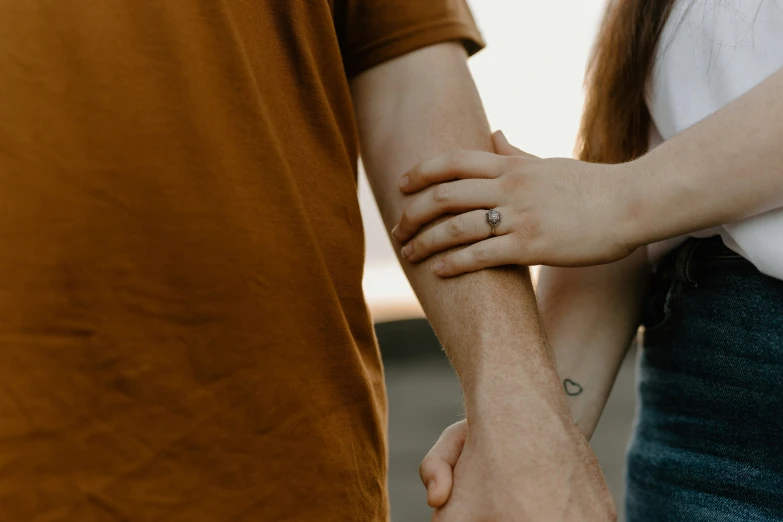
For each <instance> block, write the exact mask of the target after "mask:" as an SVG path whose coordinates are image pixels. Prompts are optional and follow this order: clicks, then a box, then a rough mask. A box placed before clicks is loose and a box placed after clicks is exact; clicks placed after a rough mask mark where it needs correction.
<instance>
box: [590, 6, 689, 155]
mask: <svg viewBox="0 0 783 522" xmlns="http://www.w3.org/2000/svg"><path fill="white" fill-rule="evenodd" d="M674 1H675V0H609V2H608V5H607V8H606V13H605V14H604V19H603V23H602V24H601V29H600V30H599V33H598V38H597V40H596V43H595V47H594V48H593V53H592V55H591V57H590V62H589V64H588V67H587V74H586V76H585V90H586V99H585V108H584V113H583V114H582V123H581V126H580V129H579V138H578V141H577V149H576V150H577V155H578V157H579V159H581V160H584V161H591V162H597V163H622V162H625V161H630V160H632V159H635V158H638V157H639V156H641V155H642V154H644V153H645V152H647V148H648V142H649V139H650V122H651V119H650V112H649V111H648V109H647V103H646V101H645V94H646V87H647V81H648V79H649V77H650V73H651V72H652V68H653V65H654V64H655V55H656V48H657V47H658V41H659V40H660V38H661V33H662V32H663V28H664V25H665V24H666V20H667V19H668V18H669V14H670V13H671V10H672V6H673V5H674Z"/></svg>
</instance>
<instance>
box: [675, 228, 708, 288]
mask: <svg viewBox="0 0 783 522" xmlns="http://www.w3.org/2000/svg"><path fill="white" fill-rule="evenodd" d="M701 244H702V240H701V239H696V238H690V239H688V240H687V241H686V243H685V244H684V245H683V246H682V250H680V255H678V256H677V268H676V270H677V279H678V280H679V281H680V282H682V284H684V285H688V286H690V287H693V288H695V287H697V286H699V285H698V282H697V281H696V278H695V276H694V270H695V268H696V258H695V255H696V251H697V250H698V248H699V245H701Z"/></svg>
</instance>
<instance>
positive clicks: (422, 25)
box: [334, 0, 484, 77]
mask: <svg viewBox="0 0 783 522" xmlns="http://www.w3.org/2000/svg"><path fill="white" fill-rule="evenodd" d="M465 1H466V0H335V11H334V15H335V26H336V28H337V32H338V38H339V39H340V48H341V52H342V55H343V63H344V64H345V71H346V74H347V75H348V77H352V76H355V75H357V74H359V73H361V72H362V71H365V70H367V69H370V68H371V67H374V66H376V65H378V64H381V63H383V62H386V61H388V60H391V59H393V58H397V57H398V56H402V55H404V54H407V53H409V52H412V51H415V50H417V49H421V48H424V47H428V46H430V45H435V44H438V43H442V42H448V41H458V42H461V43H462V44H463V45H464V46H465V49H466V50H467V52H468V54H470V55H472V54H474V53H476V52H478V51H479V50H481V48H482V47H484V42H483V40H482V38H481V34H480V33H479V31H478V29H477V28H476V24H475V22H474V20H473V17H472V16H471V13H470V10H469V9H468V6H467V4H466V3H465Z"/></svg>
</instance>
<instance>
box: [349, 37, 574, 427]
mask: <svg viewBox="0 0 783 522" xmlns="http://www.w3.org/2000/svg"><path fill="white" fill-rule="evenodd" d="M465 59H466V57H465V53H464V51H463V50H462V49H461V47H459V46H458V45H456V44H446V45H440V46H436V47H432V48H429V49H424V50H422V51H418V52H417V53H412V54H411V55H408V56H406V57H404V58H402V59H400V60H396V61H393V62H390V63H387V64H385V65H383V66H381V67H378V68H376V69H374V70H372V71H371V72H370V73H369V74H364V75H362V76H360V77H358V78H356V79H355V80H354V81H353V84H352V89H353V93H354V101H355V104H356V107H357V118H358V120H359V127H360V133H361V141H362V152H363V158H364V165H365V169H366V171H367V174H368V177H369V179H370V184H371V185H372V189H373V192H374V193H375V196H376V199H377V201H378V205H379V207H380V210H381V214H382V216H383V219H384V223H385V224H386V227H387V229H391V228H392V226H394V224H395V223H396V221H397V220H398V219H399V217H400V215H401V213H402V210H403V205H404V202H405V198H404V196H403V194H402V193H401V192H400V190H399V185H398V183H399V178H400V176H401V175H402V174H403V173H405V172H406V171H407V170H408V169H410V168H411V167H413V166H414V165H416V164H417V163H419V162H421V161H422V160H425V159H428V158H431V157H434V156H437V155H440V154H443V153H445V152H447V151H450V150H456V149H475V150H491V148H492V145H491V140H490V132H489V127H488V124H487V121H486V117H485V115H484V111H483V108H482V106H481V102H480V100H479V97H478V93H477V92H476V90H475V86H474V84H473V81H472V79H471V77H470V74H469V73H468V71H467V68H466V67H465ZM411 81H415V82H416V85H415V87H412V86H410V85H408V86H407V87H408V88H406V85H405V83H406V82H411ZM412 92H415V93H417V95H415V96H411V93H412ZM376 100H385V102H384V104H383V105H381V106H379V105H378V103H377V102H376ZM456 159H457V160H458V158H456ZM392 243H393V244H394V246H395V248H396V249H397V250H398V251H399V249H400V247H401V245H399V244H398V243H396V242H395V241H394V240H392ZM432 261H433V262H434V261H435V259H433V260H432ZM402 264H403V267H404V269H405V271H406V273H407V275H408V278H409V280H410V282H411V284H412V286H413V288H414V290H415V291H416V294H417V295H418V297H419V300H420V301H421V304H422V306H423V308H424V310H425V312H426V313H427V317H428V318H429V320H430V322H431V323H432V325H433V327H434V329H435V331H436V333H437V334H438V337H439V338H440V340H441V343H442V344H443V346H444V349H445V350H446V352H447V354H448V355H449V357H450V359H451V361H452V363H453V365H454V367H455V369H456V371H457V373H458V375H459V377H460V379H461V382H462V386H463V390H464V393H465V399H466V407H467V410H468V411H467V413H468V416H469V418H471V416H473V418H476V417H488V416H498V417H499V416H501V415H510V418H513V417H514V413H515V412H517V411H518V412H520V413H521V412H522V411H524V409H525V408H527V412H528V415H530V414H532V412H533V411H535V410H534V408H535V405H541V406H542V407H544V408H548V410H549V411H555V412H563V411H565V400H564V395H563V394H562V392H561V387H560V382H559V379H558V378H557V376H556V374H555V371H554V367H553V363H552V359H551V354H550V352H549V351H548V347H547V343H546V340H545V335H544V331H543V328H542V326H541V322H540V318H539V314H538V311H537V306H536V300H535V296H534V294H533V289H532V286H531V283H530V278H529V274H528V270H527V269H526V268H518V267H513V268H511V267H509V268H499V269H492V270H485V271H481V272H477V273H473V274H468V275H464V276H461V277H457V278H453V279H441V278H438V277H437V276H435V275H434V274H433V273H432V271H431V269H430V266H431V263H423V264H418V265H412V264H409V263H406V262H403V263H402ZM542 411H543V410H542ZM528 418H529V417H528Z"/></svg>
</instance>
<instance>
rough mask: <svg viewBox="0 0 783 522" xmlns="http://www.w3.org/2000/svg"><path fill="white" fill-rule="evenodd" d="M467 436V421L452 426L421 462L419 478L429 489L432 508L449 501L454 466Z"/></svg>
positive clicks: (428, 494)
mask: <svg viewBox="0 0 783 522" xmlns="http://www.w3.org/2000/svg"><path fill="white" fill-rule="evenodd" d="M467 435H468V425H467V422H466V421H464V420H463V421H460V422H458V423H456V424H452V425H451V426H449V427H448V428H446V429H445V430H444V431H443V434H442V435H441V436H440V438H439V439H438V442H436V443H435V445H434V446H433V447H432V449H431V450H430V451H429V453H427V456H426V457H424V460H423V461H422V462H421V466H420V467H419V476H420V477H421V481H422V483H423V484H424V487H426V488H427V503H428V504H429V505H430V506H431V507H434V508H438V507H441V506H443V505H444V504H445V503H446V501H447V500H448V499H449V496H450V495H451V488H452V485H453V483H454V477H453V475H454V466H456V465H457V461H458V460H459V457H460V455H461V454H462V448H463V447H464V446H465V439H466V437H467Z"/></svg>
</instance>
